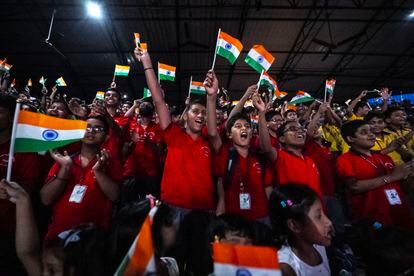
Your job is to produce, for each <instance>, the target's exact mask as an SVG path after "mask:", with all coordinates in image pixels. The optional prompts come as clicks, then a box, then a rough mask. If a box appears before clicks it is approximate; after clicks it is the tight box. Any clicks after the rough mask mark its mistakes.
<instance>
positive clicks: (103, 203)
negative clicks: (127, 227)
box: [45, 154, 122, 239]
mask: <svg viewBox="0 0 414 276" xmlns="http://www.w3.org/2000/svg"><path fill="white" fill-rule="evenodd" d="M72 160H73V165H72V167H71V169H70V171H69V175H68V181H67V184H66V187H65V191H64V192H63V194H62V196H61V197H60V198H59V199H58V200H57V201H56V203H55V204H54V205H53V208H52V217H51V223H50V225H49V229H48V232H47V234H46V239H53V238H54V237H56V235H57V234H59V233H60V232H62V231H65V230H68V229H71V228H73V227H76V226H78V225H80V224H83V223H93V224H95V225H97V226H99V227H102V228H107V227H108V225H109V221H110V219H111V212H112V201H111V200H110V199H109V198H107V197H106V195H105V194H104V193H103V192H102V190H101V188H100V187H99V184H98V183H97V181H96V178H95V175H94V173H93V171H92V167H93V166H94V165H95V163H96V159H94V160H91V161H90V162H89V164H88V165H87V166H86V167H82V165H81V160H80V154H77V155H75V156H74V157H72ZM59 169H60V165H59V163H55V164H54V165H53V167H52V169H51V170H50V172H49V176H48V180H47V181H46V183H47V182H49V181H51V180H52V178H53V177H55V176H56V175H57V174H58V172H59ZM120 171H121V166H120V163H119V161H117V159H116V158H111V160H110V162H109V165H108V166H107V173H108V175H109V177H110V178H111V179H112V180H114V181H116V182H120V181H121V177H122V174H120V173H119V172H120ZM78 184H80V185H82V186H86V191H85V193H84V195H83V198H82V200H81V201H80V203H76V202H69V199H70V197H71V195H72V192H73V191H74V188H75V185H78ZM45 185H51V184H45Z"/></svg>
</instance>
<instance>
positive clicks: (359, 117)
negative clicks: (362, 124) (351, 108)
mask: <svg viewBox="0 0 414 276" xmlns="http://www.w3.org/2000/svg"><path fill="white" fill-rule="evenodd" d="M355 120H364V117H361V116H357V115H355V113H353V112H352V115H351V117H349V118H348V120H347V121H348V122H349V121H355Z"/></svg>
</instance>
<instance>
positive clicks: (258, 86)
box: [256, 69, 264, 92]
mask: <svg viewBox="0 0 414 276" xmlns="http://www.w3.org/2000/svg"><path fill="white" fill-rule="evenodd" d="M263 72H264V70H263V69H262V72H261V73H260V77H259V81H258V82H257V88H256V92H259V88H260V81H261V80H262V76H263Z"/></svg>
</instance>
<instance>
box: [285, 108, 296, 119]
mask: <svg viewBox="0 0 414 276" xmlns="http://www.w3.org/2000/svg"><path fill="white" fill-rule="evenodd" d="M292 112H293V113H296V111H295V110H293V109H288V110H286V111H285V113H284V114H283V115H284V116H285V117H287V115H288V114H289V113H292Z"/></svg>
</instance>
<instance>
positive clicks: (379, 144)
mask: <svg viewBox="0 0 414 276" xmlns="http://www.w3.org/2000/svg"><path fill="white" fill-rule="evenodd" d="M394 140H395V135H394V134H384V135H383V136H382V137H376V138H375V145H374V146H373V147H372V148H371V150H375V151H381V150H383V149H386V148H387V147H388V146H389V145H390V144H391V142H392V141H394ZM388 156H389V157H391V159H392V161H394V163H395V165H400V164H403V163H404V161H403V160H402V158H401V155H400V154H399V153H398V152H396V151H395V150H394V151H392V152H390V153H388Z"/></svg>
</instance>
